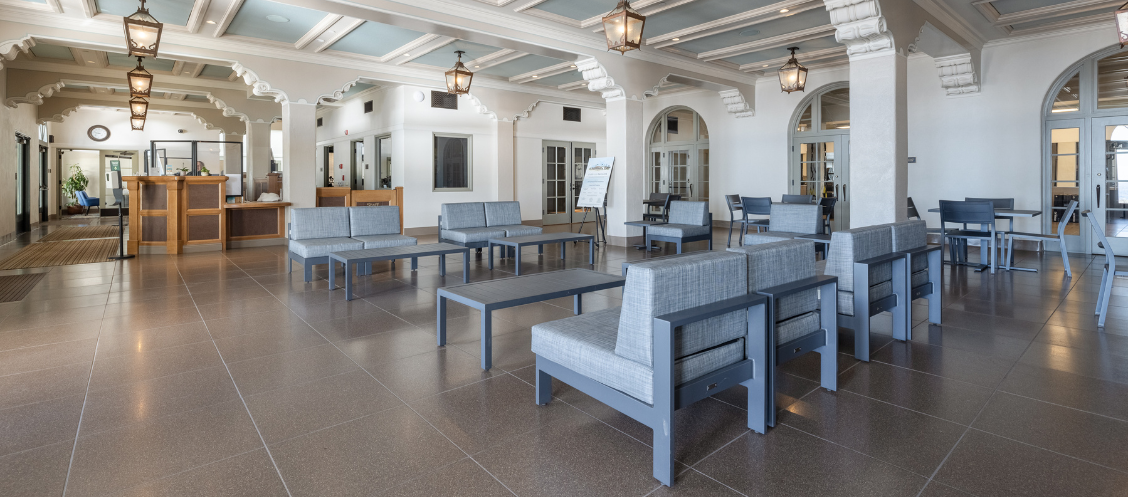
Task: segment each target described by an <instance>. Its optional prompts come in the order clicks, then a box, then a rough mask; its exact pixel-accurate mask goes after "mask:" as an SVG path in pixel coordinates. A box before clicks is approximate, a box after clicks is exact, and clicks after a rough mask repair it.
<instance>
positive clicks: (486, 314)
mask: <svg viewBox="0 0 1128 497" xmlns="http://www.w3.org/2000/svg"><path fill="white" fill-rule="evenodd" d="M481 312H482V369H485V370H487V371H489V369H490V368H492V367H493V312H491V311H487V310H485V309H482V311H481Z"/></svg>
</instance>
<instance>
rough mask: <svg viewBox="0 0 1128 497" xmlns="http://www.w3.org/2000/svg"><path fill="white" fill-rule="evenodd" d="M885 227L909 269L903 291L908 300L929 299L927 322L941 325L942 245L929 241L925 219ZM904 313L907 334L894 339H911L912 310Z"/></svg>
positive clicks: (894, 246) (894, 247) (896, 250)
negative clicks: (931, 243)
mask: <svg viewBox="0 0 1128 497" xmlns="http://www.w3.org/2000/svg"><path fill="white" fill-rule="evenodd" d="M888 226H889V228H890V229H891V230H892V232H893V251H894V252H898V253H901V254H904V255H905V266H906V267H908V268H909V269H908V270H909V277H908V278H907V279H906V282H907V283H908V287H907V288H906V290H905V291H906V293H907V294H908V296H909V298H908V301H909V303H910V304H911V303H912V301H914V300H916V299H928V322H929V323H932V324H940V314H941V312H940V311H941V309H942V308H943V307H944V303H943V296H942V295H943V293H944V292H943V291H942V289H943V284H944V283H943V277H942V276H941V274H940V268H941V265H942V264H943V263H944V250H943V247H942V246H941V245H929V244H928V225H926V224H925V223H924V221H903V222H900V223H892V224H889V225H888ZM910 309H911V308H910ZM905 316H906V318H907V319H908V320H909V321H908V323H907V324H906V326H905V330H906V332H907V334H906V335H905V336H896V335H894V337H893V338H896V339H898V340H908V339H910V338H912V337H911V336H910V335H911V333H912V329H913V323H912V317H913V313H912V311H911V310H910V311H909V312H906V313H905Z"/></svg>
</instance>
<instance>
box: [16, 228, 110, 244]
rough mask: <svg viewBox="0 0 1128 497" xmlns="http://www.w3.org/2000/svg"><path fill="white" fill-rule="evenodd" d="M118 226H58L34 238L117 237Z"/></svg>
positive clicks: (56, 240)
mask: <svg viewBox="0 0 1128 497" xmlns="http://www.w3.org/2000/svg"><path fill="white" fill-rule="evenodd" d="M117 236H118V227H117V226H115V225H112V224H107V225H105V226H75V227H66V228H59V229H57V230H55V231H52V232H50V233H48V234H47V236H44V237H43V238H40V239H38V240H36V242H61V241H64V240H88V239H92V238H117Z"/></svg>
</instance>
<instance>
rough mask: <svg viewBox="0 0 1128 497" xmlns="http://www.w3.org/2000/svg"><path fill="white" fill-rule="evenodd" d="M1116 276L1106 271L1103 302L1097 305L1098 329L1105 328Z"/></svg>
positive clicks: (1102, 290) (1102, 293)
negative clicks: (1113, 281)
mask: <svg viewBox="0 0 1128 497" xmlns="http://www.w3.org/2000/svg"><path fill="white" fill-rule="evenodd" d="M1114 278H1115V275H1114V274H1113V273H1111V272H1108V271H1105V277H1104V278H1102V285H1101V299H1100V300H1101V301H1100V302H1099V303H1098V304H1097V305H1098V307H1097V315H1098V316H1099V317H1098V318H1097V327H1098V328H1104V325H1105V318H1107V317H1108V301H1109V300H1110V298H1111V297H1112V280H1113V279H1114Z"/></svg>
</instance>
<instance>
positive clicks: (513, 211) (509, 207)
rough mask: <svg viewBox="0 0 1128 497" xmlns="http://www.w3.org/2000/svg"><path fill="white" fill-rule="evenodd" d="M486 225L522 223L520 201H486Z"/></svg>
mask: <svg viewBox="0 0 1128 497" xmlns="http://www.w3.org/2000/svg"><path fill="white" fill-rule="evenodd" d="M485 209H486V226H513V225H515V224H521V203H520V202H486V204H485Z"/></svg>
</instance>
